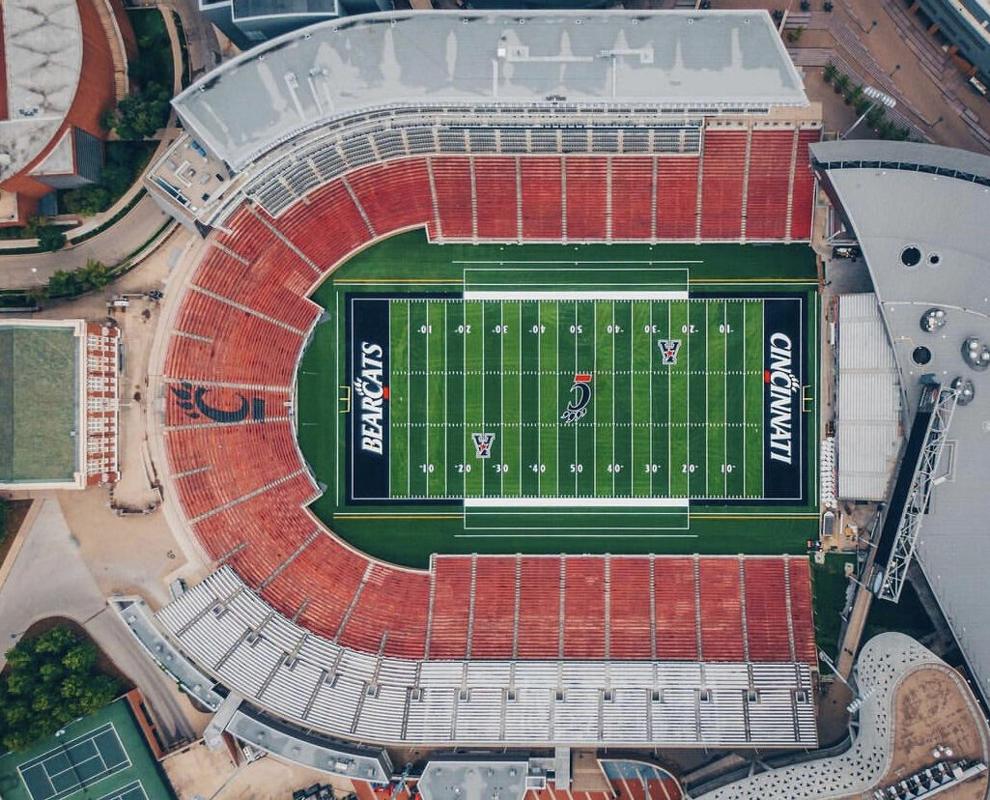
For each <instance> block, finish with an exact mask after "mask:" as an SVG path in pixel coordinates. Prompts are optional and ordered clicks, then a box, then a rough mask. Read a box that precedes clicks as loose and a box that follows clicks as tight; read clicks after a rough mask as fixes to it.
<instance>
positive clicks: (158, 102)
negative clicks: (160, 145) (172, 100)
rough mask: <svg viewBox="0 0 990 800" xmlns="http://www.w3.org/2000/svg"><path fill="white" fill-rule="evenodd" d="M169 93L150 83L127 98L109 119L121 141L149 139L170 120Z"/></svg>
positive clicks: (158, 85)
mask: <svg viewBox="0 0 990 800" xmlns="http://www.w3.org/2000/svg"><path fill="white" fill-rule="evenodd" d="M168 101H169V92H168V89H166V88H165V87H164V86H162V85H161V84H160V83H149V84H147V85H146V86H145V87H144V89H143V90H142V91H140V92H136V93H135V94H132V95H130V96H129V97H125V98H124V99H123V100H121V101H120V102H119V103H118V104H117V109H116V111H114V112H113V113H112V114H111V115H110V116H109V117H108V120H109V119H112V124H111V128H112V129H113V130H114V131H116V132H117V135H118V136H119V137H120V138H121V139H147V138H148V137H150V136H154V134H155V131H157V130H158V129H159V128H160V127H162V126H163V125H164V124H165V122H166V121H167V120H168Z"/></svg>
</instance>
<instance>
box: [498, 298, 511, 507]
mask: <svg viewBox="0 0 990 800" xmlns="http://www.w3.org/2000/svg"><path fill="white" fill-rule="evenodd" d="M498 329H499V331H500V333H499V335H498V366H499V369H501V367H502V365H503V364H504V363H505V304H504V303H503V302H502V301H501V300H499V301H498ZM504 421H505V380H504V379H503V378H499V381H498V424H499V428H498V432H499V434H500V435H501V436H502V442H503V443H504V442H505V429H504V428H503V426H502V423H503V422H504ZM501 452H502V448H501V447H500V448H499V454H501ZM501 463H502V464H504V465H505V466H504V467H503V468H502V471H501V472H499V473H498V493H499V494H500V495H501V494H505V467H508V466H509V462H508V461H502V462H501Z"/></svg>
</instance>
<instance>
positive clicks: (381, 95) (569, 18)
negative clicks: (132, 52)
mask: <svg viewBox="0 0 990 800" xmlns="http://www.w3.org/2000/svg"><path fill="white" fill-rule="evenodd" d="M173 104H174V106H175V108H176V110H177V112H178V113H179V115H180V116H181V118H182V119H183V121H184V123H185V124H186V127H187V128H188V129H190V130H192V131H194V132H195V134H196V135H197V136H199V137H201V138H202V139H203V141H204V142H205V144H207V145H208V146H209V147H210V149H211V150H212V151H213V152H214V153H215V154H216V155H217V156H219V157H220V158H222V159H223V160H224V161H226V162H227V163H228V164H229V165H230V166H231V167H232V168H233V169H234V170H235V171H237V170H241V169H243V168H244V166H245V165H246V164H248V163H250V162H251V161H252V160H254V159H255V158H257V157H258V156H259V155H261V154H263V153H264V152H266V151H267V150H269V149H271V148H272V147H274V146H276V145H277V144H279V143H281V142H284V141H286V140H288V139H290V138H292V137H294V136H296V135H297V134H299V133H302V132H303V131H306V130H308V129H311V128H313V127H317V126H319V125H322V124H325V123H328V122H331V121H333V120H336V119H339V118H342V117H348V116H353V115H358V114H361V113H368V112H371V111H374V110H377V109H381V108H382V107H399V106H406V107H416V106H428V107H430V108H452V109H458V108H460V109H463V108H479V107H480V108H490V109H492V110H495V109H498V108H508V107H512V108H519V107H526V106H531V107H537V106H539V107H543V108H548V107H563V106H573V107H577V108H580V110H581V111H584V112H588V111H595V110H602V109H604V108H611V109H615V108H617V107H622V108H628V109H630V110H632V109H641V110H642V109H655V110H658V111H665V112H672V113H676V114H686V113H690V114H694V115H698V114H701V113H718V112H719V111H726V112H736V113H738V112H745V111H765V110H766V109H768V108H769V107H771V106H806V105H807V104H808V100H807V97H806V96H805V93H804V88H803V85H802V82H801V78H800V76H799V75H798V73H797V70H796V69H795V68H794V65H793V63H792V62H791V60H790V57H789V56H788V55H787V51H786V50H785V48H784V45H783V42H782V41H781V39H780V36H778V35H777V32H776V30H775V29H774V27H773V23H772V21H771V19H770V16H769V15H768V14H767V12H765V11H706V12H693V11H660V12H624V11H615V10H610V11H581V12H566V11H525V12H522V11H515V12H508V11H498V12H480V11H471V12H458V11H431V12H430V13H428V14H425V13H421V12H415V11H413V12H386V13H377V14H367V15H362V16H360V17H357V18H346V19H342V20H332V21H328V22H324V23H321V24H318V25H313V26H310V27H307V28H305V29H303V30H300V31H296V32H293V33H290V34H287V35H285V36H282V37H279V38H277V39H274V40H272V41H270V42H267V43H265V44H263V45H259V46H258V47H256V48H255V49H253V50H251V51H249V52H247V53H245V54H244V55H242V56H240V57H239V58H236V59H233V60H232V61H229V62H228V63H226V64H224V65H223V66H221V67H219V68H218V69H216V70H214V71H213V72H211V73H210V74H208V75H207V76H205V77H204V78H202V79H200V80H199V81H197V82H196V83H194V84H193V85H192V86H190V87H189V88H187V89H186V90H185V91H184V92H182V94H180V95H179V96H177V97H176V98H175V100H174V101H173Z"/></svg>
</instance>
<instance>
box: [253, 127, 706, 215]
mask: <svg viewBox="0 0 990 800" xmlns="http://www.w3.org/2000/svg"><path fill="white" fill-rule="evenodd" d="M700 148H701V120H700V119H697V120H687V121H678V122H667V123H659V122H657V121H656V120H655V119H653V120H650V119H648V118H645V117H643V116H642V113H641V112H639V113H637V114H636V115H635V116H633V117H632V118H631V117H630V116H629V115H628V114H627V115H625V116H622V117H620V116H613V115H611V114H610V115H608V116H607V117H603V118H600V119H595V118H588V117H586V116H584V117H582V118H581V119H580V120H577V119H575V120H570V121H567V120H566V119H565V120H564V121H562V120H561V118H560V117H559V116H553V117H550V116H547V117H545V118H539V117H534V115H533V114H532V113H529V114H524V113H521V112H520V113H519V114H513V113H511V112H506V111H505V110H504V109H499V110H498V113H497V115H489V114H484V113H474V114H471V113H465V112H460V113H456V114H455V113H444V112H430V111H428V110H425V109H422V110H419V109H417V110H414V112H412V113H411V112H410V110H409V109H401V108H393V109H388V110H385V111H381V112H377V113H372V114H367V115H363V116H361V117H359V118H357V119H355V118H354V117H351V118H348V119H346V120H342V121H340V122H338V123H336V124H333V125H330V126H326V127H323V128H321V129H319V130H318V131H315V132H313V133H311V134H310V135H309V136H308V137H307V136H304V137H300V138H299V139H298V140H296V141H294V142H293V143H292V146H291V149H290V152H289V153H288V154H287V155H283V156H282V157H281V158H277V159H275V160H272V159H265V160H262V161H260V162H258V164H257V165H255V166H253V167H251V171H252V175H253V177H252V179H251V180H250V183H249V184H248V186H247V187H246V189H245V193H246V194H247V195H248V196H252V197H254V198H255V199H256V200H257V201H258V203H259V204H260V205H261V206H262V207H263V208H264V209H265V211H266V212H268V213H269V214H271V215H272V216H277V215H278V214H279V213H281V212H282V211H284V210H285V209H286V208H288V206H290V205H291V204H292V203H293V202H295V201H296V200H297V199H298V198H299V197H302V196H303V195H304V194H306V193H307V192H308V191H310V190H312V189H314V188H316V187H317V186H322V185H323V184H324V183H326V182H327V181H329V180H332V179H333V178H336V177H339V176H341V175H343V174H345V173H346V172H348V171H349V170H352V169H356V168H358V167H361V166H365V165H367V164H372V163H378V162H381V161H388V160H390V159H395V158H408V157H410V156H417V155H444V154H446V155H465V154H477V155H486V154H487V155H498V154H503V155H526V154H529V155H560V154H572V155H581V154H592V153H594V154H599V155H655V154H668V155H671V154H682V155H683V154H692V155H697V154H698V153H699V151H700ZM279 152H280V153H284V152H285V150H284V149H281V150H279Z"/></svg>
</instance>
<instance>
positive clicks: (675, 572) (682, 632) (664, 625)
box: [653, 558, 699, 661]
mask: <svg viewBox="0 0 990 800" xmlns="http://www.w3.org/2000/svg"><path fill="white" fill-rule="evenodd" d="M694 566H695V564H694V559H691V558H656V559H654V561H653V586H654V589H653V592H654V597H655V602H656V612H655V613H656V620H657V634H656V636H657V658H659V659H660V660H661V661H663V660H675V661H676V660H689V661H693V660H697V658H698V655H699V654H698V627H697V626H698V622H697V620H698V617H697V615H698V609H697V603H696V601H695V580H694Z"/></svg>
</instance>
